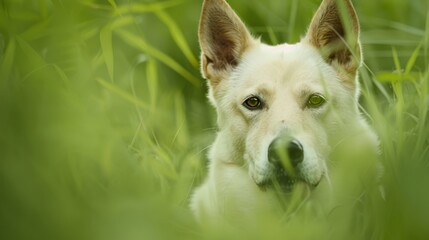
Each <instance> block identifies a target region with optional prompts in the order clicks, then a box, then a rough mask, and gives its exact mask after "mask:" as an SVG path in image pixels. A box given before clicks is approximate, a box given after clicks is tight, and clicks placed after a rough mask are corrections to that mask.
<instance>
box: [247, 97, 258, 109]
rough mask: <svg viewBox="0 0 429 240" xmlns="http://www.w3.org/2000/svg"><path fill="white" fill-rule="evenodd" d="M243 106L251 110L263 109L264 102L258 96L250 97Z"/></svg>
mask: <svg viewBox="0 0 429 240" xmlns="http://www.w3.org/2000/svg"><path fill="white" fill-rule="evenodd" d="M243 106H245V107H246V108H247V109H249V110H258V109H261V107H262V103H261V100H260V99H259V98H258V97H250V98H248V99H246V100H245V101H244V103H243Z"/></svg>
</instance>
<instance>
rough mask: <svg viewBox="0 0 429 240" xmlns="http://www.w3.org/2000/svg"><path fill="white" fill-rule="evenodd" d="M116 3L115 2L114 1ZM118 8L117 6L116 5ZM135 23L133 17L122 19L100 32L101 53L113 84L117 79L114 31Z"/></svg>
mask: <svg viewBox="0 0 429 240" xmlns="http://www.w3.org/2000/svg"><path fill="white" fill-rule="evenodd" d="M112 2H113V3H114V1H112ZM115 6H116V5H115ZM131 23H133V18H132V17H131V16H126V17H120V18H118V19H116V20H115V21H113V22H112V23H109V24H107V25H106V26H105V27H104V28H102V29H101V31H100V44H101V51H102V54H103V59H104V62H105V63H106V67H107V71H108V73H109V77H110V80H111V81H112V82H113V79H114V77H115V75H114V59H115V58H114V56H113V46H112V31H113V30H115V29H116V28H120V27H124V26H127V25H129V24H131Z"/></svg>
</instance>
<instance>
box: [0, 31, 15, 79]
mask: <svg viewBox="0 0 429 240" xmlns="http://www.w3.org/2000/svg"><path fill="white" fill-rule="evenodd" d="M15 51H16V41H15V38H13V37H12V38H10V40H9V43H8V45H7V47H6V51H5V53H4V56H3V57H2V59H1V60H2V61H1V65H0V83H2V82H6V81H7V80H8V79H9V76H10V72H11V71H12V67H13V63H14V59H15Z"/></svg>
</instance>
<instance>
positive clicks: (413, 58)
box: [404, 42, 423, 75]
mask: <svg viewBox="0 0 429 240" xmlns="http://www.w3.org/2000/svg"><path fill="white" fill-rule="evenodd" d="M422 46H423V42H421V43H420V44H419V45H418V46H417V47H416V48H415V49H414V51H413V53H412V54H411V57H410V58H409V60H408V62H407V65H406V67H405V72H404V74H405V75H409V74H410V73H411V70H413V67H414V65H415V63H416V60H417V58H418V57H419V54H420V49H421V47H422Z"/></svg>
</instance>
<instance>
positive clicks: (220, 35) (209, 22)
mask: <svg viewBox="0 0 429 240" xmlns="http://www.w3.org/2000/svg"><path fill="white" fill-rule="evenodd" d="M199 40H200V45H201V50H202V54H201V69H202V73H203V75H204V77H205V78H206V79H207V80H209V83H210V84H211V86H212V87H216V86H217V85H218V83H219V82H220V81H222V80H224V79H225V78H227V76H228V75H229V73H230V72H231V70H232V69H233V68H235V67H236V66H237V65H238V64H239V63H240V61H241V57H242V55H243V53H244V52H245V51H246V50H247V49H248V48H249V47H250V46H251V45H252V44H253V43H254V42H255V40H254V39H253V38H252V36H251V35H250V33H249V31H248V30H247V28H246V26H245V25H244V23H243V22H242V21H241V20H240V18H239V17H238V16H237V14H236V13H235V12H234V11H233V10H232V8H231V7H230V6H229V5H228V3H226V1H225V0H204V3H203V8H202V13H201V19H200V29H199Z"/></svg>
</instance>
